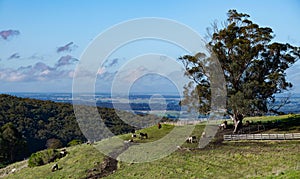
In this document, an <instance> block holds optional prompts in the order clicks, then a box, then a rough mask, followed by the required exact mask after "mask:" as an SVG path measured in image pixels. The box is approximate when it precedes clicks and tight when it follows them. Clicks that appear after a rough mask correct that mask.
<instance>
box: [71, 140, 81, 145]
mask: <svg viewBox="0 0 300 179" xmlns="http://www.w3.org/2000/svg"><path fill="white" fill-rule="evenodd" d="M78 144H82V141H81V140H78V139H74V140H72V141H70V142H69V143H68V146H74V145H78Z"/></svg>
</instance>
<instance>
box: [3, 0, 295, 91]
mask: <svg viewBox="0 0 300 179" xmlns="http://www.w3.org/2000/svg"><path fill="white" fill-rule="evenodd" d="M229 9H236V10H237V11H238V12H242V13H247V14H249V15H250V16H251V17H250V19H251V20H252V21H253V22H255V23H257V24H259V25H260V26H267V27H271V28H272V29H273V31H274V34H275V35H276V36H275V38H274V41H276V42H281V43H290V44H292V45H295V46H300V34H299V32H300V20H299V17H300V1H297V0H284V1H283V0H264V1H258V0H257V1H253V0H244V1H239V0H226V1H224V0H203V1H199V0H187V1H179V0H164V1H161V0H151V1H150V0H143V1H141V0H128V1H120V0H100V1H97V0H89V1H83V0H74V1H71V0H69V1H67V0H45V1H39V0H27V1H24V0H0V83H1V85H0V93H10V92H72V87H73V78H74V76H75V74H76V73H75V72H76V68H77V67H78V64H80V63H81V62H82V56H83V54H84V53H85V51H86V49H88V48H89V46H90V45H91V44H92V43H93V42H94V40H95V39H96V38H97V37H99V34H101V33H103V32H106V31H107V30H108V29H110V28H111V27H114V26H116V24H120V23H122V22H126V21H131V20H133V19H139V18H145V17H152V18H163V19H170V20H173V21H176V22H178V23H181V24H184V25H186V26H188V27H189V28H191V29H193V30H194V31H196V32H197V33H198V34H199V35H200V36H202V37H203V38H204V37H205V35H206V34H207V31H206V28H207V27H210V26H211V24H212V23H213V22H215V21H217V22H218V23H219V24H221V23H222V22H223V21H225V20H226V18H227V16H226V13H227V12H228V10H229ZM159 28H160V27H155V28H154V29H153V31H155V30H160V29H159ZM175 31H176V30H175ZM170 33H172V30H171V31H170ZM179 35H181V34H179ZM112 40H113V39H112ZM98 50H99V54H100V53H104V52H102V51H101V50H102V49H98ZM186 53H187V51H186V50H185V49H183V48H181V47H178V46H176V45H174V44H172V43H168V42H164V41H159V40H153V39H152V40H151V39H144V40H142V41H135V42H131V43H127V44H126V45H123V46H122V47H119V48H118V49H116V50H115V51H113V52H112V53H110V55H109V56H108V57H107V59H105V61H104V63H102V65H100V66H99V67H98V66H97V68H98V71H97V74H96V79H95V81H94V86H95V91H96V92H109V91H111V88H112V82H113V81H114V77H115V76H116V75H117V74H118V72H119V71H122V70H121V69H122V67H124V65H125V66H126V65H127V66H128V65H132V63H129V62H130V61H132V60H134V59H136V58H137V57H138V56H141V55H145V54H159V55H157V56H156V57H157V58H159V59H160V60H161V59H164V58H168V59H169V58H170V59H176V58H178V57H179V56H181V55H184V54H186ZM146 56H147V55H146ZM156 57H154V58H156ZM146 59H148V58H146ZM102 60H103V59H102ZM147 63H148V64H151V63H156V61H155V60H153V61H151V59H150V61H148V62H145V65H146V64H147ZM153 68H157V69H159V68H161V69H164V68H171V66H169V67H165V66H160V67H153ZM124 69H127V68H124ZM143 70H144V71H145V69H144V68H138V67H137V68H134V69H133V66H132V71H130V73H128V74H127V75H128V76H126V78H131V79H134V80H131V81H130V82H128V81H126V80H125V81H124V80H123V81H121V82H120V83H130V84H131V86H130V90H132V91H134V92H150V91H155V90H157V91H164V92H172V91H176V89H175V88H176V83H177V82H176V80H175V82H174V81H172V80H170V79H169V78H168V76H163V75H159V74H155V73H151V71H148V72H149V73H141V71H143ZM143 74H144V76H143ZM94 78H95V77H94ZM287 78H288V80H289V81H291V82H292V83H293V84H294V87H293V89H292V93H300V61H298V62H297V63H295V64H294V66H293V67H291V68H290V69H289V70H288V72H287ZM173 80H174V79H173ZM116 86H118V85H116ZM117 90H119V91H122V87H119V88H118V89H117Z"/></svg>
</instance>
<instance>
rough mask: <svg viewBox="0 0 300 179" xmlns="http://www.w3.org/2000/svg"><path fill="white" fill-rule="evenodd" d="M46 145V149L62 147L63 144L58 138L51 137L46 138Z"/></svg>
mask: <svg viewBox="0 0 300 179" xmlns="http://www.w3.org/2000/svg"><path fill="white" fill-rule="evenodd" d="M46 147H47V148H48V149H58V148H61V147H63V144H62V142H61V141H60V140H59V139H54V138H52V139H48V140H47V142H46Z"/></svg>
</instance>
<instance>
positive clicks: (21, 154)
mask: <svg viewBox="0 0 300 179" xmlns="http://www.w3.org/2000/svg"><path fill="white" fill-rule="evenodd" d="M98 111H99V113H100V115H101V120H102V121H103V122H104V123H105V124H106V126H107V127H108V128H109V129H110V130H111V131H112V132H113V133H114V134H116V135H119V134H124V133H128V132H130V131H131V130H132V129H134V127H132V126H130V125H128V124H126V123H125V122H123V121H122V120H121V119H120V118H119V116H118V115H122V117H123V118H128V119H130V120H131V121H133V120H135V121H139V116H138V115H135V114H132V113H129V112H125V111H120V112H119V113H118V114H117V113H116V112H115V110H114V109H108V108H98ZM87 112H88V111H87ZM87 117H88V113H87ZM143 118H144V119H146V120H148V121H147V122H149V121H150V122H151V121H154V122H155V121H157V120H159V119H158V118H157V117H155V116H153V115H147V116H143ZM99 121H100V119H99ZM8 124H9V125H8ZM88 125H90V126H87V128H88V127H94V126H93V125H95V124H94V123H93V124H88ZM3 126H8V127H9V128H8V127H6V129H7V128H8V129H9V130H6V132H5V133H6V134H7V135H6V136H7V138H9V136H11V135H10V134H9V133H11V131H13V130H15V129H16V131H15V133H17V134H19V136H21V137H22V138H23V140H24V141H25V143H24V142H22V144H24V145H22V146H21V145H20V146H17V145H15V146H9V139H5V140H4V139H3V140H2V136H1V128H3ZM98 132H101V131H98ZM12 135H13V133H12ZM48 139H58V140H59V141H60V142H61V143H62V145H63V146H66V145H67V144H68V143H69V142H70V141H72V140H74V139H77V140H81V141H86V140H87V139H86V138H85V136H84V135H83V134H82V131H81V129H80V128H79V126H78V123H77V121H76V117H75V115H74V111H73V106H72V105H71V104H67V103H57V102H53V101H42V100H36V99H29V98H19V97H15V96H10V95H5V94H0V168H1V167H2V166H3V165H5V164H7V163H10V162H13V161H17V160H22V159H23V158H26V157H28V156H29V155H30V154H31V153H33V152H36V151H39V150H42V149H45V148H46V142H47V140H48ZM2 142H6V143H5V144H2ZM16 147H17V148H16ZM12 148H15V149H16V152H13V153H12V154H15V156H13V157H9V156H8V155H7V153H8V151H11V150H12ZM17 149H18V151H17Z"/></svg>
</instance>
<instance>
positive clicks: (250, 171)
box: [0, 116, 300, 179]
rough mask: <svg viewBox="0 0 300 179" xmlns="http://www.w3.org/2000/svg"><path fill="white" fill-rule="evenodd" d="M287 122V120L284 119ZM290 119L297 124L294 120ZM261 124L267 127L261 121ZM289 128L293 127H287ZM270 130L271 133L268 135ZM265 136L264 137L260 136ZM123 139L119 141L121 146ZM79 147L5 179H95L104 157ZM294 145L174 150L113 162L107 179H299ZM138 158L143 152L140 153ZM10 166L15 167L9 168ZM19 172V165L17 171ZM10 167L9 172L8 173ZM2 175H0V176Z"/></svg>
mask: <svg viewBox="0 0 300 179" xmlns="http://www.w3.org/2000/svg"><path fill="white" fill-rule="evenodd" d="M289 117H290V116H285V117H278V118H276V117H275V118H274V117H273V118H271V120H277V119H279V120H280V121H282V123H281V124H283V125H284V124H286V126H291V125H290V124H289V121H288V120H287V119H288V118H289ZM290 118H291V117H290ZM293 119H297V120H300V116H294V117H293ZM252 120H261V121H263V122H266V123H268V121H266V120H264V118H258V119H253V118H252ZM292 123H293V124H294V125H298V126H296V127H299V122H296V123H295V121H292ZM173 127H174V126H171V125H163V127H162V129H161V130H158V129H157V127H156V126H153V127H150V128H147V129H143V130H141V131H138V132H147V133H148V135H149V136H151V137H149V139H144V140H140V139H139V140H137V141H136V142H150V141H154V140H158V139H159V138H161V137H163V136H165V135H166V134H167V133H169V132H170V131H171V130H172V129H173ZM203 129H204V126H203V125H197V126H196V128H195V130H194V131H193V135H196V136H200V135H201V133H202V131H203ZM270 130H273V131H274V130H275V129H270ZM278 130H280V131H281V132H289V131H290V130H292V131H293V132H300V131H299V128H296V129H295V126H294V127H289V128H285V129H284V130H282V129H281V128H278ZM265 132H267V131H265ZM129 137H130V135H129V134H125V135H122V136H120V138H122V139H124V140H127V139H128V138H129ZM101 143H102V141H100V142H97V143H96V145H94V146H91V145H86V144H81V145H78V146H74V147H70V148H67V151H68V152H69V154H68V155H67V156H66V157H64V158H62V159H60V160H58V161H56V162H57V163H58V166H59V168H60V169H59V170H58V171H55V172H51V166H52V165H53V163H50V164H47V165H44V166H40V167H34V168H28V167H24V168H23V169H21V170H19V171H16V172H15V173H13V174H10V175H6V177H7V178H96V177H95V176H100V175H99V174H101V172H103V171H101V169H103V168H101V164H103V161H105V159H106V157H105V156H104V155H103V154H101V153H100V152H99V151H97V150H96V149H95V148H94V147H97V145H101ZM299 144H300V141H288V140H287V141H251V142H249V141H239V142H223V143H222V144H219V143H218V144H211V145H209V146H208V147H206V148H205V149H186V150H177V151H175V152H174V153H172V154H171V155H168V156H167V157H165V158H162V159H159V160H156V161H153V162H147V163H125V162H119V163H118V165H117V167H118V168H117V170H115V171H113V172H112V173H111V174H110V175H109V176H107V178H114V179H115V178H145V179H146V178H149V179H150V178H151V179H152V178H299V176H300V163H299V161H300V155H299V151H300V145H299ZM196 146H197V144H195V143H194V144H187V143H185V144H184V147H187V148H194V147H196ZM140 152H141V153H143V152H144V151H140ZM14 165H17V163H16V164H14ZM21 166H22V165H21ZM11 168H12V167H10V168H9V169H11ZM1 172H2V173H3V170H2V171H1V170H0V175H1Z"/></svg>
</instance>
